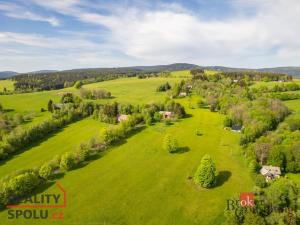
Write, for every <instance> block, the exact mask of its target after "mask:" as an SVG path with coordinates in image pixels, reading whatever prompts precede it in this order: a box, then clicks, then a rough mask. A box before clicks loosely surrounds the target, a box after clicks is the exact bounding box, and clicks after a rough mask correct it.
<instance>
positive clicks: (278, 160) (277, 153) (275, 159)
mask: <svg viewBox="0 0 300 225" xmlns="http://www.w3.org/2000/svg"><path fill="white" fill-rule="evenodd" d="M283 163H284V154H283V153H282V151H281V149H280V148H279V147H275V148H273V149H272V150H271V151H270V154H269V156H268V164H269V165H272V166H279V167H281V168H283Z"/></svg>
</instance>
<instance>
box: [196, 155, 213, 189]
mask: <svg viewBox="0 0 300 225" xmlns="http://www.w3.org/2000/svg"><path fill="white" fill-rule="evenodd" d="M216 178H217V174H216V167H215V163H214V162H213V160H212V158H211V157H210V155H204V156H203V158H202V159H201V163H200V166H199V167H198V169H197V171H196V173H195V175H194V181H195V183H196V184H199V185H201V186H202V187H204V188H211V187H213V186H214V185H215V184H216V181H217V179H216Z"/></svg>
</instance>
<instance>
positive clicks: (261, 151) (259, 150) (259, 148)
mask: <svg viewBox="0 0 300 225" xmlns="http://www.w3.org/2000/svg"><path fill="white" fill-rule="evenodd" d="M271 147H272V145H271V144H270V143H264V142H263V143H257V144H256V145H255V147H254V148H255V149H254V150H255V154H256V157H257V159H258V160H259V162H260V165H263V164H264V163H265V161H266V159H267V157H268V154H269V151H270V149H271Z"/></svg>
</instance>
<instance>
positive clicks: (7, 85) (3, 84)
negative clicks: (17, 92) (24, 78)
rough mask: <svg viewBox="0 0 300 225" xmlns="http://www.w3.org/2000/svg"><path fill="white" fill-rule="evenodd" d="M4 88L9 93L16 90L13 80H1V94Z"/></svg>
mask: <svg viewBox="0 0 300 225" xmlns="http://www.w3.org/2000/svg"><path fill="white" fill-rule="evenodd" d="M4 88H6V90H9V91H12V90H14V82H13V81H12V80H0V92H1V91H3V89H4Z"/></svg>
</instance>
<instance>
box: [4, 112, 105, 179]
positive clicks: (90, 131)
mask: <svg viewBox="0 0 300 225" xmlns="http://www.w3.org/2000/svg"><path fill="white" fill-rule="evenodd" d="M104 126H105V124H103V123H100V122H98V121H95V120H93V119H91V118H88V119H84V120H81V121H78V122H76V123H74V124H71V125H68V126H67V127H65V128H63V129H62V130H61V131H60V132H58V133H56V134H53V135H51V136H49V137H48V138H47V139H46V140H43V142H41V143H39V144H37V145H35V146H33V147H32V148H30V149H29V150H26V151H24V152H22V153H20V154H18V155H16V156H14V157H13V158H11V159H9V160H7V161H5V162H2V163H0V165H1V167H0V168H1V169H0V178H2V177H4V176H5V175H7V174H9V173H11V172H14V171H16V170H20V169H28V168H33V167H35V166H40V165H41V164H43V163H44V162H47V161H49V160H51V159H52V158H53V157H54V156H55V155H56V154H62V153H64V152H67V151H73V150H76V148H77V147H78V146H79V145H80V144H81V143H82V142H86V141H88V140H89V139H90V138H92V137H94V136H97V135H99V133H100V131H101V129H102V128H103V127H104Z"/></svg>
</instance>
